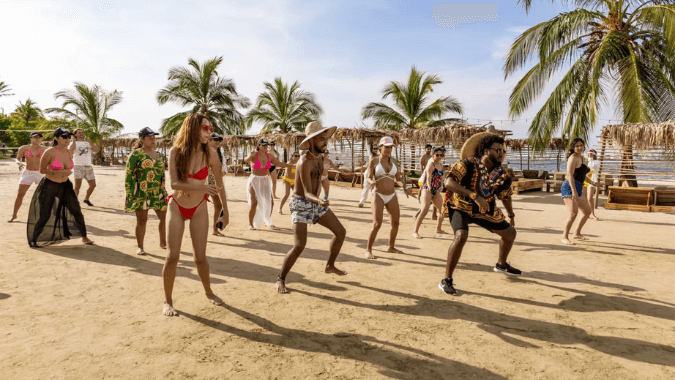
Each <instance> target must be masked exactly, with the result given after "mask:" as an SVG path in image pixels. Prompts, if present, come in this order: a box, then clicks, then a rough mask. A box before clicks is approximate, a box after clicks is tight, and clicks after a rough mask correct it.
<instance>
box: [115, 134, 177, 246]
mask: <svg viewBox="0 0 675 380" xmlns="http://www.w3.org/2000/svg"><path fill="white" fill-rule="evenodd" d="M156 135H159V133H157V132H155V131H153V130H152V129H150V128H147V127H146V128H143V129H141V131H140V132H139V133H138V138H139V140H138V145H139V146H140V147H139V148H138V149H135V150H134V151H133V152H131V155H129V160H128V161H127V168H126V180H125V184H124V189H125V190H126V193H127V199H126V206H125V208H124V211H126V212H135V213H136V242H137V243H138V249H137V250H136V254H138V255H145V250H144V249H143V240H144V238H145V226H146V224H147V223H148V210H150V209H152V210H155V214H157V217H158V218H159V247H160V248H162V249H166V223H165V222H166V209H167V204H166V197H167V192H166V188H165V187H164V184H165V178H166V176H165V174H164V170H165V167H166V164H165V162H164V158H163V157H162V156H161V155H159V154H157V152H156V151H155V136H156Z"/></svg>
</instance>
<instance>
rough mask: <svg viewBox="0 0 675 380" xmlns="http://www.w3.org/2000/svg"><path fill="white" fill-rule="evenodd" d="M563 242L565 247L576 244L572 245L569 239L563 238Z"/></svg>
mask: <svg viewBox="0 0 675 380" xmlns="http://www.w3.org/2000/svg"><path fill="white" fill-rule="evenodd" d="M561 241H562V243H563V244H565V245H574V243H572V242H571V241H570V239H568V238H563V239H562V240H561Z"/></svg>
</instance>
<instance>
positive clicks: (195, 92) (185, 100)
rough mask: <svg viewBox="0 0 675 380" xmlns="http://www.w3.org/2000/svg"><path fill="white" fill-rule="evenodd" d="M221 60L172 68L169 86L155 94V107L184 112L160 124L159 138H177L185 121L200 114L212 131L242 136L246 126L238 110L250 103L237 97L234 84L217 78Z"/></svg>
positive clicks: (244, 98) (190, 60)
mask: <svg viewBox="0 0 675 380" xmlns="http://www.w3.org/2000/svg"><path fill="white" fill-rule="evenodd" d="M222 61H223V57H215V58H212V59H210V60H207V61H206V62H204V63H203V64H200V63H199V62H197V61H195V60H194V59H192V58H190V59H188V67H182V66H178V67H172V68H171V69H170V70H169V75H168V79H169V83H168V84H167V85H166V86H165V87H164V88H163V89H161V90H159V92H158V93H157V103H159V104H160V105H163V104H166V103H167V102H173V103H178V104H180V105H181V106H183V107H187V106H189V107H190V109H189V110H187V111H183V112H179V113H177V114H175V115H173V116H171V117H168V118H166V119H164V120H163V121H162V126H161V127H160V131H161V132H162V135H164V136H167V137H173V136H175V135H176V134H178V131H179V130H180V127H181V125H182V124H183V120H184V119H185V117H187V116H188V115H190V114H192V113H202V114H205V115H206V116H208V118H209V119H211V123H212V124H213V129H214V130H215V131H216V132H218V133H220V134H225V135H236V134H243V133H244V132H245V128H246V125H245V123H244V116H243V115H242V114H241V112H240V111H239V109H238V108H247V107H248V106H249V105H250V104H251V101H250V100H249V99H248V98H246V97H245V96H241V95H239V94H238V93H237V89H236V86H235V84H234V81H233V80H232V79H229V78H223V77H219V76H218V71H217V70H218V66H220V64H221V63H222Z"/></svg>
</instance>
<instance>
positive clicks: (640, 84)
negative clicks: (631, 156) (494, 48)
mask: <svg viewBox="0 0 675 380" xmlns="http://www.w3.org/2000/svg"><path fill="white" fill-rule="evenodd" d="M521 2H522V4H523V6H524V7H525V8H526V9H529V6H530V4H531V0H522V1H521ZM571 2H573V3H574V4H576V5H577V6H578V7H579V8H577V9H576V10H574V11H571V12H566V13H561V14H559V15H557V16H556V17H554V18H553V19H551V20H549V21H545V22H542V23H540V24H538V25H535V26H533V27H532V28H530V29H528V30H526V31H525V32H524V33H523V34H522V35H520V36H519V37H518V38H517V39H516V40H515V42H514V43H513V44H512V45H511V48H510V50H509V52H508V54H507V56H506V58H505V63H504V74H505V78H508V77H509V76H511V75H513V74H514V73H515V72H516V71H517V70H519V69H520V68H523V67H524V66H526V64H527V63H528V62H529V61H530V59H538V62H537V63H536V64H535V65H534V66H533V67H532V68H531V69H530V70H529V71H528V72H527V73H526V74H525V76H523V77H522V78H521V79H520V81H519V82H518V84H517V85H516V86H515V88H514V89H513V91H512V93H511V96H510V98H509V114H510V116H511V117H512V118H515V117H518V116H520V115H522V114H523V113H524V112H525V111H526V110H527V109H528V107H529V106H530V105H531V104H532V103H533V102H534V101H535V100H536V99H537V98H538V97H539V96H540V95H541V93H542V91H543V89H544V87H545V85H546V84H547V82H548V81H549V79H550V78H551V77H552V76H553V75H555V74H556V73H558V72H560V71H563V70H567V72H566V73H564V76H563V78H562V79H561V81H560V83H558V85H557V86H556V87H555V89H554V90H553V92H552V93H551V95H550V96H549V97H548V99H547V100H546V102H545V103H544V105H543V106H542V108H541V109H540V110H539V111H538V112H537V115H536V117H535V118H534V120H533V121H532V124H531V125H530V127H529V134H530V138H531V139H532V141H533V144H534V147H535V148H536V149H540V150H542V149H545V146H546V142H548V141H549V140H550V138H551V137H552V136H553V135H554V134H555V133H557V132H558V131H561V132H562V135H563V136H565V137H569V138H574V137H582V138H588V135H589V133H590V132H591V131H592V130H593V126H594V125H595V123H596V122H597V115H598V113H600V111H601V106H602V105H606V104H607V103H608V101H609V100H608V95H609V94H610V93H612V92H615V93H617V94H618V96H616V101H615V104H614V107H615V109H616V111H617V113H618V114H620V115H621V117H622V119H623V121H624V122H626V123H631V122H658V121H663V120H667V119H670V118H673V117H674V116H675V85H674V81H675V5H672V3H673V0H651V1H647V2H639V3H638V2H636V1H626V0H573V1H571Z"/></svg>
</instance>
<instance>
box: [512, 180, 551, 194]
mask: <svg viewBox="0 0 675 380" xmlns="http://www.w3.org/2000/svg"><path fill="white" fill-rule="evenodd" d="M543 187H544V180H543V179H527V178H520V179H518V180H517V181H513V182H511V190H512V191H513V194H520V192H521V191H527V190H540V191H541V190H542V188H543Z"/></svg>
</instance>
